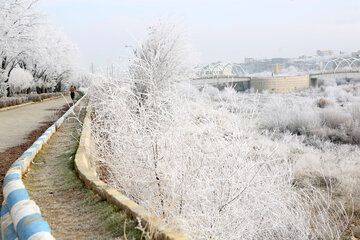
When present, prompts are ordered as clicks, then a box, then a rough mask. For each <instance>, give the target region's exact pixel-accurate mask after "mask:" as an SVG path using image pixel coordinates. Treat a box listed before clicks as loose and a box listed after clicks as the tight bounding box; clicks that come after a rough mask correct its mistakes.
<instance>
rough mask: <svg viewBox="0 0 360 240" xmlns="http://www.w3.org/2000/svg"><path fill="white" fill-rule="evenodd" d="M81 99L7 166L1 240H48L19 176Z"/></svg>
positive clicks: (47, 231) (46, 229)
mask: <svg viewBox="0 0 360 240" xmlns="http://www.w3.org/2000/svg"><path fill="white" fill-rule="evenodd" d="M83 99H84V97H82V98H81V99H80V100H79V101H77V103H76V104H75V105H74V106H72V107H71V108H70V109H69V110H68V111H67V112H66V113H65V114H64V115H63V116H62V117H61V118H59V119H58V120H57V121H56V122H55V123H54V124H53V125H52V126H51V127H49V128H48V129H47V130H46V131H45V132H44V133H43V134H42V135H41V136H40V137H39V138H38V139H37V140H36V141H35V142H34V143H33V145H32V146H31V147H30V148H29V149H28V150H26V151H25V152H24V154H22V155H21V156H20V157H19V158H18V159H17V160H16V161H15V162H14V163H13V164H12V165H11V167H10V169H9V170H8V172H7V173H6V176H5V178H4V182H3V195H4V202H3V204H2V208H1V236H0V240H14V239H19V240H51V239H55V238H54V237H53V236H52V235H51V230H50V227H49V224H48V223H47V222H46V221H44V219H43V218H42V217H41V212H40V209H39V207H38V206H37V205H36V203H35V202H34V201H33V200H30V197H29V194H28V192H27V190H26V188H25V185H24V183H23V181H22V180H21V178H22V176H23V175H24V174H25V173H26V172H27V171H28V169H29V167H30V165H31V162H32V160H33V159H34V158H35V156H36V154H37V153H38V152H39V151H40V150H41V148H42V147H43V145H44V144H46V143H47V142H48V141H49V139H50V138H51V136H52V135H53V134H54V133H55V132H56V131H57V129H58V128H59V127H60V126H61V125H62V123H63V122H64V121H65V118H66V117H67V116H68V115H69V114H71V113H72V112H73V111H74V108H75V107H76V106H78V105H79V104H80V102H81V101H82V100H83Z"/></svg>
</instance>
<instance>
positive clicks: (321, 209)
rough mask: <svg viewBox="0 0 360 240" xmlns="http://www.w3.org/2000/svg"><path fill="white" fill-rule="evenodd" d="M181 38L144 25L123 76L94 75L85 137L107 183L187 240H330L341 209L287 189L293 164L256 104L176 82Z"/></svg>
mask: <svg viewBox="0 0 360 240" xmlns="http://www.w3.org/2000/svg"><path fill="white" fill-rule="evenodd" d="M181 36H182V35H181V34H179V33H178V32H177V31H176V28H175V27H174V26H173V25H170V26H169V25H167V24H163V23H160V24H158V25H156V26H154V27H151V28H150V30H149V38H148V40H146V41H145V42H144V43H142V44H141V46H140V47H139V48H138V49H137V50H136V51H135V52H134V59H133V60H132V61H131V66H130V67H129V70H128V71H127V72H124V73H122V74H120V73H119V74H117V76H116V77H111V76H105V75H94V76H93V84H92V86H91V87H90V89H89V95H90V97H91V101H92V107H93V116H92V117H93V118H92V119H93V121H92V122H93V124H92V129H93V135H94V139H95V141H96V144H97V150H98V159H99V161H100V164H103V165H105V166H106V167H107V169H108V173H107V175H105V176H104V177H105V178H106V180H107V182H108V183H110V184H111V185H112V186H114V187H115V188H117V189H118V190H120V191H121V192H123V193H124V194H125V195H127V196H128V197H130V198H131V199H132V200H134V201H135V202H137V203H139V204H140V205H141V206H143V207H145V208H146V209H147V210H149V211H151V212H154V213H155V214H156V215H157V216H159V217H160V218H162V219H163V220H164V222H166V223H170V224H173V225H175V226H177V227H180V228H181V229H183V230H184V231H185V233H186V234H187V235H188V236H190V237H191V238H193V239H204V240H205V239H206V240H208V239H216V240H218V239H219V240H221V239H224V240H225V239H226V240H231V239H234V240H235V239H339V238H340V235H341V231H342V229H343V223H344V219H345V218H344V216H343V212H342V210H341V209H338V208H333V205H332V204H331V201H330V200H329V199H328V198H326V197H323V195H322V194H320V193H319V192H317V191H316V190H315V188H312V187H311V186H303V187H301V188H299V187H297V186H296V184H293V172H292V163H291V162H290V161H289V160H288V159H287V158H286V157H284V156H282V155H281V154H278V153H277V146H276V144H274V143H273V142H270V141H262V139H263V138H262V137H261V135H260V134H259V133H258V132H257V130H256V127H255V126H256V121H257V120H256V119H254V117H249V116H256V114H253V113H254V112H257V111H258V109H257V108H256V104H255V105H250V106H251V107H250V108H249V105H247V104H246V103H247V102H246V101H244V105H241V102H240V103H239V102H238V101H234V99H233V98H234V97H235V96H234V95H233V92H232V90H227V92H226V93H225V96H226V97H225V96H224V99H226V101H222V103H221V104H218V103H216V101H213V100H212V99H211V98H209V97H208V94H209V95H212V97H215V98H217V97H218V96H216V95H217V92H216V91H214V89H211V88H209V89H205V91H204V92H202V93H201V92H199V91H198V90H196V89H195V88H194V87H192V86H191V85H190V84H189V83H188V82H186V81H185V80H186V79H187V78H188V73H189V72H190V71H189V70H188V69H187V67H188V63H187V61H185V60H186V58H185V56H189V54H187V52H186V48H184V44H183V42H182V37H181ZM180 81H182V83H179V82H180ZM220 97H221V96H220ZM237 100H239V98H237ZM245 105H246V106H245ZM252 106H253V107H252ZM241 108H244V109H246V110H244V111H241V110H240V109H241ZM229 109H238V111H229ZM244 112H246V113H247V114H242V113H244ZM294 112H295V110H294ZM277 114H282V113H281V112H280V111H278V112H277ZM284 116H285V115H284ZM299 117H300V115H299ZM304 118H305V119H309V120H308V122H309V123H308V124H309V125H310V124H312V120H310V117H308V118H306V117H304ZM273 121H274V122H276V120H275V118H274V119H273ZM286 121H287V122H292V121H293V120H292V119H288V120H286ZM292 124H293V125H294V126H296V125H300V124H299V123H292ZM279 125H282V124H281V123H280V124H279ZM294 128H299V127H294Z"/></svg>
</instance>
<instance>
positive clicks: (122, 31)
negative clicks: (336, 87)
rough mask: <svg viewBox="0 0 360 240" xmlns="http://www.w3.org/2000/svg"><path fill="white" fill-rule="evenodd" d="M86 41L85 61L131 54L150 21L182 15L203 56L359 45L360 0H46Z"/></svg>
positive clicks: (290, 53)
mask: <svg viewBox="0 0 360 240" xmlns="http://www.w3.org/2000/svg"><path fill="white" fill-rule="evenodd" d="M38 7H39V8H40V9H41V10H42V11H43V12H44V13H46V14H47V15H49V16H50V18H51V20H52V22H53V23H54V24H55V25H57V26H58V27H59V28H60V29H62V30H63V31H64V32H65V33H66V34H67V35H68V37H69V39H70V40H72V41H73V42H75V43H76V44H77V45H78V47H79V48H80V51H81V54H82V60H83V66H84V67H86V68H88V66H89V65H90V64H91V63H92V62H93V63H94V64H96V65H98V66H106V65H109V64H111V63H113V62H117V61H119V60H120V59H121V58H123V59H124V58H125V57H126V56H127V55H128V53H129V49H128V48H126V47H125V46H126V45H130V46H133V45H135V44H136V43H135V42H136V41H135V40H136V39H142V38H144V35H145V32H146V27H147V26H149V24H151V23H154V22H156V21H157V20H158V19H160V18H162V19H167V18H171V19H176V20H178V21H181V22H183V23H184V24H185V26H186V27H187V28H188V30H189V35H190V43H191V44H192V46H193V48H194V49H196V51H197V52H198V54H199V56H200V62H201V63H210V62H214V61H226V62H242V61H243V59H244V57H255V58H272V57H296V56H299V55H314V54H315V52H316V50H317V49H332V50H335V51H340V50H343V51H346V52H351V51H355V50H360V0H237V1H236V0H43V1H42V2H41V3H40V4H39V6H38Z"/></svg>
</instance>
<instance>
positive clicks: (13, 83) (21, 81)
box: [9, 68, 34, 93]
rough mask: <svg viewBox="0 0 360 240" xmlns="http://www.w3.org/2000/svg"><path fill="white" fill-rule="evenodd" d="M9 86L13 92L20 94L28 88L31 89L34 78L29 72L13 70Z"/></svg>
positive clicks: (20, 69)
mask: <svg viewBox="0 0 360 240" xmlns="http://www.w3.org/2000/svg"><path fill="white" fill-rule="evenodd" d="M9 85H10V87H11V89H12V91H13V92H16V93H20V92H22V91H24V90H26V89H28V88H31V87H33V85H34V78H33V76H32V75H31V72H29V71H26V70H24V69H22V68H15V69H13V70H12V71H11V74H10V77H9Z"/></svg>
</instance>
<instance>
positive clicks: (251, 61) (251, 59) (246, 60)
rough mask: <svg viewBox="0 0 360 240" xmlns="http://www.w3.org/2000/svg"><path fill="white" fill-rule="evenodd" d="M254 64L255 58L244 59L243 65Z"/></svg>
mask: <svg viewBox="0 0 360 240" xmlns="http://www.w3.org/2000/svg"><path fill="white" fill-rule="evenodd" d="M254 62H256V61H255V58H249V57H246V58H244V63H254Z"/></svg>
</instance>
